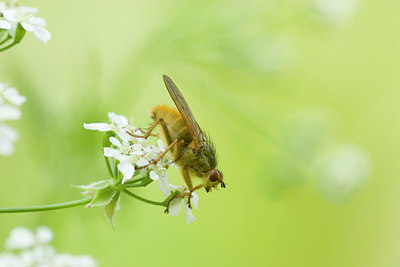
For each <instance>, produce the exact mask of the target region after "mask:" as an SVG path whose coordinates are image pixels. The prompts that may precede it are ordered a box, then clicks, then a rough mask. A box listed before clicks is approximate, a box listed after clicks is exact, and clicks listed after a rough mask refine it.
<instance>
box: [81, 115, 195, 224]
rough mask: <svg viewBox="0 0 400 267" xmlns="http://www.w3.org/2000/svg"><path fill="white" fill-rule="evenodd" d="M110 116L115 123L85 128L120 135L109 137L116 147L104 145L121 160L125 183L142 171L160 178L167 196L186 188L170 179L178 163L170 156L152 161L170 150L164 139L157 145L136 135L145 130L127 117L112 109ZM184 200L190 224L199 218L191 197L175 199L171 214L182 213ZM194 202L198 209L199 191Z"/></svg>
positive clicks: (119, 161)
mask: <svg viewBox="0 0 400 267" xmlns="http://www.w3.org/2000/svg"><path fill="white" fill-rule="evenodd" d="M108 117H109V119H110V121H111V124H107V123H89V124H87V123H85V124H84V128H85V129H88V130H97V131H100V132H108V131H112V132H114V133H115V134H116V136H115V137H113V136H111V137H110V138H109V141H110V142H111V144H112V146H111V147H104V156H105V157H108V158H113V159H114V160H116V161H118V165H117V167H118V170H119V171H120V172H121V173H122V175H123V177H122V183H127V182H129V181H130V180H132V177H133V176H134V174H135V172H136V171H138V172H140V175H141V176H142V177H143V176H146V175H147V174H148V175H149V176H150V178H151V179H152V180H154V181H158V185H159V188H160V190H161V191H162V192H163V193H164V195H165V196H166V197H168V196H169V195H170V194H171V192H172V191H175V190H179V191H182V192H183V191H184V188H182V187H178V186H175V185H172V184H170V183H169V182H168V175H167V172H166V170H167V168H168V167H169V166H174V164H173V162H172V161H171V160H170V159H168V157H166V156H164V157H163V158H162V159H161V160H160V161H158V162H157V163H155V164H150V163H151V162H153V161H154V160H155V159H156V158H157V157H159V156H160V155H161V154H162V153H163V152H164V151H165V149H166V147H165V146H164V144H163V143H162V141H161V139H159V138H158V140H157V143H156V144H154V143H151V142H149V140H148V139H145V138H140V137H134V136H132V135H135V136H142V135H143V134H144V133H143V131H141V130H140V129H139V128H136V127H135V126H133V125H132V123H131V122H129V120H128V119H127V118H126V117H125V116H122V115H117V114H115V113H113V112H109V113H108ZM129 133H130V134H129ZM148 164H150V165H148ZM146 165H148V166H146ZM143 166H146V167H143ZM182 200H184V203H185V205H184V207H185V212H186V220H187V222H188V223H190V222H191V221H193V220H194V219H195V217H193V214H192V212H191V209H190V208H189V205H188V197H185V198H184V199H182V198H176V199H173V200H172V201H171V203H170V206H169V214H170V215H172V216H176V215H178V213H179V211H180V209H181V207H182ZM191 203H193V206H194V207H195V208H196V209H197V203H198V196H197V194H196V193H192V198H191Z"/></svg>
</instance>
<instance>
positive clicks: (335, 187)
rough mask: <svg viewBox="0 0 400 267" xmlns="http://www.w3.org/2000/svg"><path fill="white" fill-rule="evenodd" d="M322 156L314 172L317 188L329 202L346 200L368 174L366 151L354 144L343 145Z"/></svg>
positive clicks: (369, 165) (368, 166)
mask: <svg viewBox="0 0 400 267" xmlns="http://www.w3.org/2000/svg"><path fill="white" fill-rule="evenodd" d="M322 158H323V160H322V162H321V164H320V166H319V168H318V169H317V172H316V183H317V188H318V190H319V191H320V193H321V194H322V196H323V197H324V198H325V199H326V200H328V201H330V202H333V203H343V202H346V201H347V200H348V199H349V198H350V196H351V195H352V194H353V193H354V192H355V191H356V190H357V189H358V188H359V187H360V185H361V184H362V183H363V182H364V181H365V179H366V178H367V177H368V175H369V171H370V168H371V163H370V159H369V157H368V155H367V153H366V152H365V151H364V150H362V149H361V148H359V147H356V146H354V145H343V146H341V147H338V148H335V149H334V150H333V151H331V152H329V153H327V154H326V155H325V156H323V157H322Z"/></svg>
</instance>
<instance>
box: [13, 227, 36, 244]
mask: <svg viewBox="0 0 400 267" xmlns="http://www.w3.org/2000/svg"><path fill="white" fill-rule="evenodd" d="M34 244H35V234H34V233H32V231H31V230H29V229H27V228H24V227H17V228H15V229H13V230H12V231H11V233H10V236H9V237H8V239H7V241H6V248H7V249H10V250H12V249H24V248H29V247H32V246H33V245H34Z"/></svg>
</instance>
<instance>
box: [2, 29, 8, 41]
mask: <svg viewBox="0 0 400 267" xmlns="http://www.w3.org/2000/svg"><path fill="white" fill-rule="evenodd" d="M6 33H7V31H6V30H3V29H0V40H1V39H2V38H3V36H4V34H6Z"/></svg>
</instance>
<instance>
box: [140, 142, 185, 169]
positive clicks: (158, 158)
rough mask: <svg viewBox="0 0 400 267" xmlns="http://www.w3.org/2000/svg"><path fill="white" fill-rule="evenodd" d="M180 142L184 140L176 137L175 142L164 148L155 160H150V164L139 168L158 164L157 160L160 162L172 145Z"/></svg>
mask: <svg viewBox="0 0 400 267" xmlns="http://www.w3.org/2000/svg"><path fill="white" fill-rule="evenodd" d="M179 142H182V140H180V139H175V140H174V142H172V143H171V144H170V145H169V146H168V147H167V148H166V149H165V150H164V152H163V153H161V155H160V156H158V157H157V158H156V159H155V160H153V161H152V162H150V163H149V164H146V165H143V166H140V167H138V168H137V169H138V170H140V169H143V168H146V167H148V166H150V165H152V164H156V163H157V162H159V161H160V160H161V159H162V158H163V157H164V156H165V155H166V154H167V153H168V151H170V150H171V149H172V147H173V146H174V145H176V144H177V143H179Z"/></svg>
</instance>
